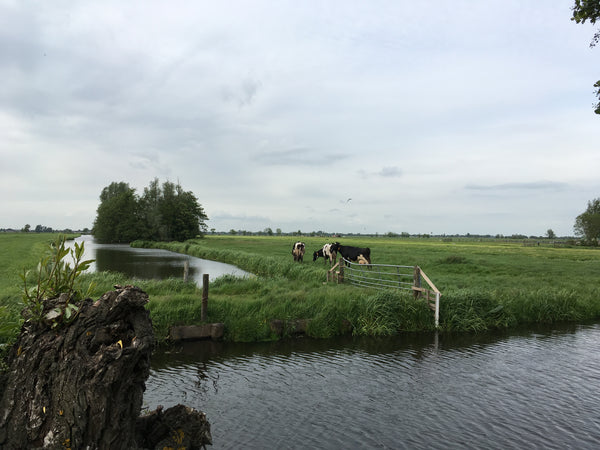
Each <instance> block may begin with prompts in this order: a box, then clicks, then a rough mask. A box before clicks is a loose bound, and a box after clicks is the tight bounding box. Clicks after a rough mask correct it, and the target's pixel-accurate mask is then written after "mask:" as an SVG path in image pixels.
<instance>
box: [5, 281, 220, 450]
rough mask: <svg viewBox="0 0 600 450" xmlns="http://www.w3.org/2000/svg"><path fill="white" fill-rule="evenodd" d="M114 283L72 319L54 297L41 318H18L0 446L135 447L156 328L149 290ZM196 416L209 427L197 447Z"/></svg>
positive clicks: (206, 436)
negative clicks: (199, 427) (63, 317)
mask: <svg viewBox="0 0 600 450" xmlns="http://www.w3.org/2000/svg"><path fill="white" fill-rule="evenodd" d="M115 288H116V290H115V291H110V292H107V293H106V294H104V295H103V296H102V297H101V298H100V299H99V300H97V301H96V302H94V301H93V300H91V299H86V300H84V301H83V302H82V303H81V305H80V309H79V312H78V315H77V316H76V318H75V319H74V320H73V321H72V322H70V323H65V322H64V321H63V320H61V316H60V314H59V315H58V316H57V314H56V311H59V312H60V311H63V312H64V310H65V306H66V304H67V299H66V298H65V296H60V297H58V298H55V299H49V300H46V301H45V305H44V316H45V317H46V319H47V320H46V321H32V320H28V321H26V322H25V323H24V324H23V327H22V329H21V334H20V336H19V338H18V339H17V342H16V343H15V344H14V346H13V347H12V348H11V350H10V352H9V355H8V359H7V364H8V367H9V370H8V372H7V373H6V374H5V376H4V380H3V381H0V389H2V386H4V389H3V392H2V391H0V448H2V449H21V448H23V449H31V448H62V449H64V448H89V449H111V450H112V449H135V448H139V446H138V445H137V442H136V426H137V427H138V428H139V426H140V425H138V420H140V417H139V414H140V410H141V406H142V401H143V394H144V390H145V381H146V379H147V378H148V375H149V373H150V357H151V354H152V349H153V346H154V334H153V331H152V323H151V321H150V316H149V312H148V311H147V310H146V308H145V307H144V305H145V304H146V303H147V302H148V295H147V294H146V293H145V292H144V291H142V290H141V289H139V288H136V287H133V286H126V287H123V288H122V287H120V286H115ZM192 411H193V410H192ZM164 414H166V412H165V413H162V412H161V413H160V414H158V413H157V414H154V416H157V415H158V416H164ZM190 414H191V413H190ZM201 415H202V418H199V417H197V416H194V417H195V420H196V421H200V422H202V426H204V427H205V430H208V431H207V432H206V433H205V434H204V441H203V442H200V443H199V445H204V444H210V443H211V442H210V425H209V424H208V422H207V421H206V418H205V417H204V415H203V414H201ZM200 419H202V420H200ZM149 420H150V419H148V420H146V421H145V422H144V423H145V424H146V425H147V424H148V423H149ZM168 434H169V433H167V435H168ZM188 434H189V433H188ZM167 435H166V436H165V438H167V437H168V436H167ZM158 443H159V442H158V441H157V444H158ZM142 445H145V444H142ZM146 448H148V447H146ZM188 448H189V447H188Z"/></svg>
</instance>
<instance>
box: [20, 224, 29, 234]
mask: <svg viewBox="0 0 600 450" xmlns="http://www.w3.org/2000/svg"><path fill="white" fill-rule="evenodd" d="M29 230H31V225H29V224H28V223H27V224H25V226H24V227H23V228H22V229H21V231H22V232H23V233H29Z"/></svg>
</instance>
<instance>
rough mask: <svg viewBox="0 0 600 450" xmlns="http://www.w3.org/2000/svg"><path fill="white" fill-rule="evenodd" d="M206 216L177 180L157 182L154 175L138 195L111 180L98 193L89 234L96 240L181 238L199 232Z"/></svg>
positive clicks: (190, 236) (193, 197)
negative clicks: (98, 203) (95, 211)
mask: <svg viewBox="0 0 600 450" xmlns="http://www.w3.org/2000/svg"><path fill="white" fill-rule="evenodd" d="M206 220H208V217H207V216H206V214H205V212H204V209H203V208H202V206H201V205H200V204H199V203H198V199H197V198H196V196H195V195H194V194H193V193H192V192H189V191H184V190H183V188H182V187H181V186H180V185H179V184H174V183H171V182H168V181H167V182H165V183H163V185H162V186H160V184H159V181H158V179H156V178H155V179H154V180H152V181H151V182H150V185H149V186H148V187H147V188H144V194H143V195H142V197H141V198H138V196H137V195H136V194H135V189H132V188H131V187H129V185H128V184H127V183H123V182H121V183H111V185H110V186H108V187H106V188H104V189H103V190H102V194H101V195H100V206H98V214H97V216H96V221H95V222H94V230H93V234H94V236H95V237H96V239H98V240H99V241H100V242H131V241H133V240H135V239H148V240H157V241H158V240H161V241H173V240H174V241H185V240H186V239H191V238H195V237H197V236H202V235H203V234H204V233H205V232H206V229H207V227H206V224H205V221H206Z"/></svg>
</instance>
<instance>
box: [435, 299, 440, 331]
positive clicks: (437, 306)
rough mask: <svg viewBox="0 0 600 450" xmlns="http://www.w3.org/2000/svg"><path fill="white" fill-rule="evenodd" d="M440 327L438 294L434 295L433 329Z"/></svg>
mask: <svg viewBox="0 0 600 450" xmlns="http://www.w3.org/2000/svg"><path fill="white" fill-rule="evenodd" d="M439 327H440V293H439V291H436V293H435V328H436V329H437V328H439Z"/></svg>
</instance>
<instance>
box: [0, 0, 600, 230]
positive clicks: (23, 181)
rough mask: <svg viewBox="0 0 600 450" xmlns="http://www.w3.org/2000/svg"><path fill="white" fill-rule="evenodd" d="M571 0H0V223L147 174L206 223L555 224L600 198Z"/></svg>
mask: <svg viewBox="0 0 600 450" xmlns="http://www.w3.org/2000/svg"><path fill="white" fill-rule="evenodd" d="M573 3H574V2H573V1H566V0H561V1H558V0H547V1H544V2H540V1H533V0H486V1H474V0H470V1H464V0H456V1H452V2H449V1H442V0H430V1H424V2H406V1H396V0H394V1H384V0H373V1H368V2H365V1H354V0H340V1H316V0H315V1H313V0H310V1H305V2H302V1H297V0H278V1H271V0H269V1H261V0H256V1H250V0H248V1H223V2H214V1H177V0H175V1H169V2H165V1H153V0H144V1H127V2H123V1H121V0H118V1H111V0H108V1H102V2H98V1H95V0H94V1H87V0H80V1H76V2H73V1H61V0H54V1H52V2H46V1H29V0H14V1H13V0H0V80H2V83H1V84H0V189H1V191H2V193H3V195H2V197H1V200H0V228H15V229H20V228H22V227H23V226H24V225H25V224H30V225H31V227H32V228H34V227H35V226H36V225H43V226H46V227H51V228H53V229H64V228H70V229H74V230H78V229H83V228H92V226H93V223H94V220H95V217H96V210H97V208H98V205H99V202H100V200H99V196H100V193H101V192H102V189H103V188H104V187H107V186H108V185H110V184H111V183H112V182H126V183H128V184H129V185H130V186H131V187H132V188H135V189H136V192H137V193H138V194H140V195H141V194H142V193H143V190H144V188H145V187H147V186H149V184H150V182H151V181H152V180H153V179H155V178H158V179H159V181H160V183H163V182H165V181H170V182H174V183H179V184H180V185H181V187H182V188H183V189H184V190H185V191H191V192H193V193H194V195H195V196H196V197H197V198H198V202H199V203H200V204H201V205H202V207H203V208H204V210H205V212H206V214H207V215H208V217H209V220H208V221H207V222H206V224H207V227H208V229H209V230H210V229H215V230H217V231H229V230H231V229H234V230H247V231H262V230H264V229H266V228H271V229H272V230H274V231H275V230H276V229H278V228H279V229H281V230H282V231H283V232H293V231H297V230H300V231H302V232H306V233H308V232H312V231H325V232H331V233H364V234H371V233H380V234H386V233H389V232H392V233H404V232H405V233H410V234H427V233H432V234H467V233H470V234H491V235H497V234H502V235H505V236H510V235H512V234H524V235H528V236H529V235H534V236H544V235H545V234H546V233H547V231H548V230H549V229H551V230H552V231H554V233H555V234H557V235H558V236H572V235H573V234H574V231H573V225H574V222H575V218H576V217H577V216H578V215H579V214H581V213H582V212H584V211H585V209H586V208H587V202H588V201H590V200H593V199H594V198H598V197H600V177H599V176H598V171H599V169H600V151H599V150H600V148H599V147H600V144H599V143H600V116H598V115H596V114H594V112H593V105H594V103H595V102H597V98H596V97H595V95H594V88H593V84H594V83H595V82H596V81H597V80H598V79H599V78H600V48H590V46H589V44H590V42H591V40H592V37H593V35H594V33H595V31H596V28H595V27H594V26H593V25H591V24H589V23H586V24H583V25H581V24H576V23H575V22H573V21H571V20H570V17H571V15H572V11H571V8H572V6H573Z"/></svg>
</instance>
